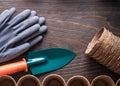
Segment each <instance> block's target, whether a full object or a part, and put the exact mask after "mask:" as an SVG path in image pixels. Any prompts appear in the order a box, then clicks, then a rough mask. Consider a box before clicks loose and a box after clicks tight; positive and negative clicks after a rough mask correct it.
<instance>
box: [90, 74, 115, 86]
mask: <svg viewBox="0 0 120 86" xmlns="http://www.w3.org/2000/svg"><path fill="white" fill-rule="evenodd" d="M91 86H115V83H114V81H113V80H112V78H111V77H109V76H106V75H100V76H97V77H95V78H94V79H93V81H92V83H91Z"/></svg>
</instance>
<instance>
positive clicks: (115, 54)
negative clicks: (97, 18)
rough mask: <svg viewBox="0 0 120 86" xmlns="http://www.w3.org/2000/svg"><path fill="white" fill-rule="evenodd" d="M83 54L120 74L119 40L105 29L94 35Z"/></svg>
mask: <svg viewBox="0 0 120 86" xmlns="http://www.w3.org/2000/svg"><path fill="white" fill-rule="evenodd" d="M85 53H86V54H87V55H89V56H90V57H92V58H94V59H95V60H96V61H98V62H99V63H101V64H103V65H104V66H106V67H107V68H108V69H110V70H112V71H113V72H115V73H118V74H120V38H119V37H117V36H115V35H114V34H113V33H111V32H110V31H109V30H107V29H106V28H102V29H101V30H100V31H99V32H98V33H96V35H95V36H94V37H93V39H92V41H91V42H90V43H89V45H88V47H87V49H86V51H85Z"/></svg>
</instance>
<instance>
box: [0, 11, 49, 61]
mask: <svg viewBox="0 0 120 86" xmlns="http://www.w3.org/2000/svg"><path fill="white" fill-rule="evenodd" d="M44 23H45V18H44V17H40V18H39V17H37V16H36V12H35V11H30V10H25V11H23V12H21V13H20V14H18V15H17V16H15V17H14V18H13V19H11V20H10V21H9V22H7V24H5V25H6V27H5V28H3V29H2V31H1V32H0V35H1V34H2V35H1V40H0V63H1V62H5V61H8V60H11V59H13V58H16V57H17V56H19V55H21V54H23V53H24V52H26V51H27V50H28V49H29V48H30V47H32V46H34V45H35V44H36V43H38V42H39V41H40V40H41V39H42V38H43V37H42V36H40V34H42V33H43V32H45V31H46V30H47V26H46V25H43V24H44Z"/></svg>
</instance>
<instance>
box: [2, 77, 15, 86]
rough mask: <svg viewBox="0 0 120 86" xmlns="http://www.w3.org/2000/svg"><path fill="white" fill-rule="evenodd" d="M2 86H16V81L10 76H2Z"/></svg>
mask: <svg viewBox="0 0 120 86" xmlns="http://www.w3.org/2000/svg"><path fill="white" fill-rule="evenodd" d="M0 86H16V81H15V80H14V79H13V78H12V77H11V76H9V75H4V76H0Z"/></svg>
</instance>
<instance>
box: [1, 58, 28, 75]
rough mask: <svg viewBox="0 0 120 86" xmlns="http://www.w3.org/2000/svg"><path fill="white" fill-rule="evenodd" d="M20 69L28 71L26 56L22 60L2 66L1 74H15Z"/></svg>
mask: <svg viewBox="0 0 120 86" xmlns="http://www.w3.org/2000/svg"><path fill="white" fill-rule="evenodd" d="M20 71H25V72H27V71H28V67H27V63H26V60H25V59H24V58H23V59H22V61H19V62H15V63H11V64H7V65H3V66H0V76H2V75H8V74H13V73H16V72H20Z"/></svg>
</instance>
